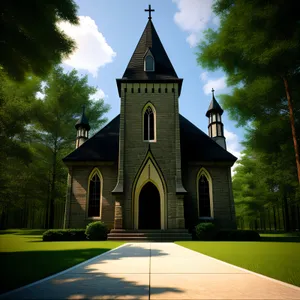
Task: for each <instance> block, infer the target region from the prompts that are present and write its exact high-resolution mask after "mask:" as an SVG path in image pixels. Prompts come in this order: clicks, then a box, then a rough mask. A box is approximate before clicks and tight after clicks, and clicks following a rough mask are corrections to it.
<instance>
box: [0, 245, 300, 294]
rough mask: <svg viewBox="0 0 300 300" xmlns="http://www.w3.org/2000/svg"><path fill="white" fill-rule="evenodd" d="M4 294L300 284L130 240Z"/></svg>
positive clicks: (215, 290)
mask: <svg viewBox="0 0 300 300" xmlns="http://www.w3.org/2000/svg"><path fill="white" fill-rule="evenodd" d="M3 296H5V298H2V297H0V299H149V298H150V299H300V288H298V287H295V286H292V285H289V284H285V283H282V282H279V281H276V280H273V279H269V278H267V277H264V276H261V275H257V274H255V273H251V272H248V271H246V270H244V269H241V268H238V267H235V266H233V265H230V264H227V263H224V262H221V261H219V260H216V259H214V258H211V257H209V256H206V255H203V254H200V253H197V252H194V251H192V250H189V249H186V248H183V247H181V246H178V245H176V244H173V243H130V244H125V245H124V246H121V247H119V248H116V249H114V250H112V251H109V252H107V253H105V254H102V255H100V256H97V257H95V258H93V259H91V260H89V261H87V262H85V263H82V264H80V265H79V266H75V267H73V268H71V269H69V270H67V271H64V272H62V273H59V274H58V275H54V276H52V277H50V278H48V279H46V280H42V281H40V282H38V283H35V284H32V285H30V286H27V287H25V288H21V289H19V290H16V291H14V292H11V293H9V294H6V295H3Z"/></svg>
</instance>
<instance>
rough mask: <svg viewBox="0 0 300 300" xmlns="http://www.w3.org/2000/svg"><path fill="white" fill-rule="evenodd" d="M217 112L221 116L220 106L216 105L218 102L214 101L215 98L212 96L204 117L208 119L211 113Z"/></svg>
mask: <svg viewBox="0 0 300 300" xmlns="http://www.w3.org/2000/svg"><path fill="white" fill-rule="evenodd" d="M212 111H215V112H218V113H220V114H221V115H222V114H223V109H222V108H221V106H220V104H219V103H218V101H217V100H216V99H215V96H214V95H213V96H212V100H211V102H210V105H209V107H208V110H207V112H206V116H207V117H209V114H210V113H211V112H212Z"/></svg>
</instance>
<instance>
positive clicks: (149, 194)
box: [139, 181, 161, 229]
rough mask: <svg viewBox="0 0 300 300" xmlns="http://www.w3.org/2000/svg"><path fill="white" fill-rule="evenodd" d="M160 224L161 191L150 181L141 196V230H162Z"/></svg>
mask: <svg viewBox="0 0 300 300" xmlns="http://www.w3.org/2000/svg"><path fill="white" fill-rule="evenodd" d="M160 223H161V220H160V195H159V191H158V189H157V187H156V186H155V185H154V184H153V183H152V182H151V181H148V182H147V183H146V184H145V185H144V186H143V187H142V190H141V192H140V195H139V229H161V226H160Z"/></svg>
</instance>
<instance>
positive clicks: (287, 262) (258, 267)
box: [176, 241, 300, 286]
mask: <svg viewBox="0 0 300 300" xmlns="http://www.w3.org/2000/svg"><path fill="white" fill-rule="evenodd" d="M176 244H178V245H181V246H183V247H186V248H189V249H191V250H195V251H197V252H200V253H203V254H206V255H209V256H212V257H214V258H217V259H220V260H223V261H225V262H228V263H231V264H233V265H236V266H239V267H242V268H245V269H248V270H251V271H254V272H256V273H260V274H263V275H266V276H269V277H272V278H275V279H279V280H281V281H285V282H288V283H291V284H294V285H297V286H300V243H298V242H294V243H292V242H264V241H263V242H176Z"/></svg>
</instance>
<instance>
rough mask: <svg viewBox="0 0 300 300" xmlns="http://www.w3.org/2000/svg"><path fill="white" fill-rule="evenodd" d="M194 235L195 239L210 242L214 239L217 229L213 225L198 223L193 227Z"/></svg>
mask: <svg viewBox="0 0 300 300" xmlns="http://www.w3.org/2000/svg"><path fill="white" fill-rule="evenodd" d="M195 234H196V237H197V239H198V240H200V241H212V240H214V239H215V236H216V234H217V229H216V226H215V224H213V223H210V222H205V223H199V224H198V225H196V226H195Z"/></svg>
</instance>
